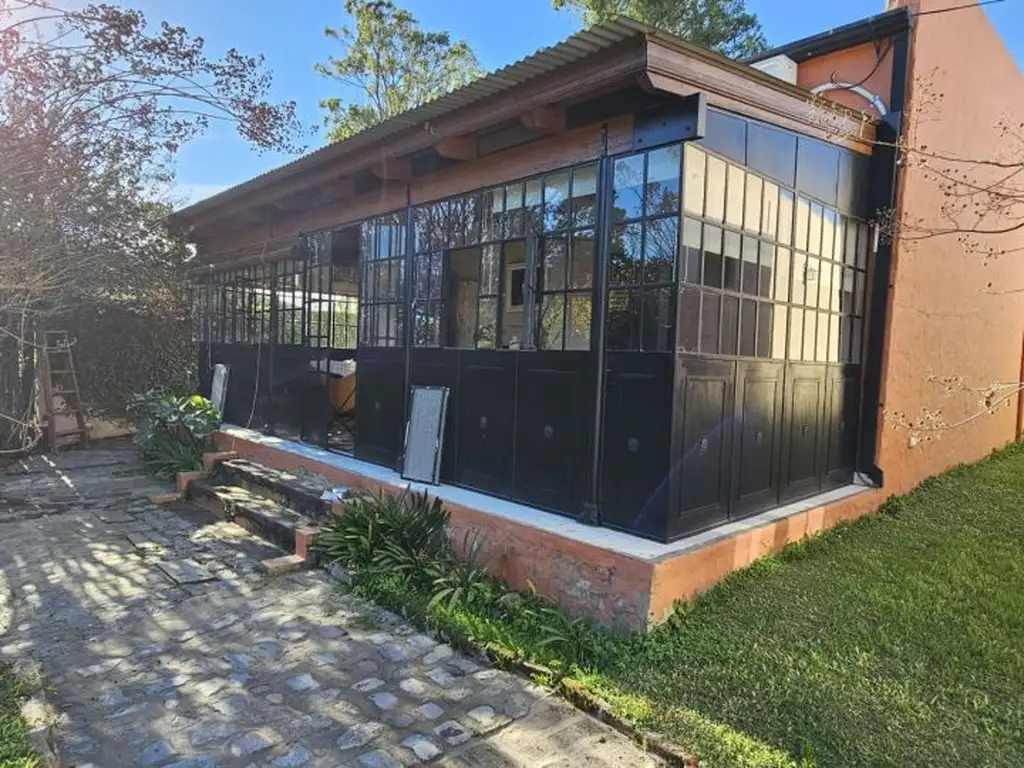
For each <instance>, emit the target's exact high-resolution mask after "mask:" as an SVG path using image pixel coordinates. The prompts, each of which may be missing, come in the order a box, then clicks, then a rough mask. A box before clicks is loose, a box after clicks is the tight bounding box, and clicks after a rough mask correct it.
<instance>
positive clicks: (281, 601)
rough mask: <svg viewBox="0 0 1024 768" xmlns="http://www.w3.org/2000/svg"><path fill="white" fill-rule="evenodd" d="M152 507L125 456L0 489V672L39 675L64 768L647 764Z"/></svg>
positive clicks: (196, 517)
mask: <svg viewBox="0 0 1024 768" xmlns="http://www.w3.org/2000/svg"><path fill="white" fill-rule="evenodd" d="M161 490H167V488H165V487H164V486H162V485H161V484H159V483H157V482H155V481H153V480H151V479H149V478H148V477H146V476H145V475H144V474H143V473H142V472H141V470H140V468H139V465H138V460H137V458H136V455H135V452H134V451H133V450H132V449H131V448H130V446H127V445H123V444H113V445H109V444H108V445H106V446H104V447H102V448H95V449H92V450H89V451H78V452H68V453H64V454H60V455H59V456H57V457H55V458H54V459H53V460H50V459H48V458H46V457H35V458H33V459H31V460H30V461H28V462H25V463H23V464H20V465H16V466H14V467H11V468H9V469H8V470H7V471H6V472H4V473H3V474H2V475H0V660H8V661H17V660H25V659H32V660H34V661H35V662H37V663H38V664H39V665H40V666H41V669H42V672H43V674H44V675H45V678H46V681H47V683H48V685H49V687H50V690H51V692H52V695H51V698H52V699H53V701H54V703H55V704H56V705H57V706H58V708H59V709H61V710H62V711H63V713H64V714H63V715H62V717H61V718H60V721H59V723H58V728H57V735H58V738H57V744H58V747H59V751H60V754H61V756H62V759H63V760H64V764H65V765H67V766H77V767H78V768H85V766H93V767H94V768H101V767H102V768H122V767H123V766H154V767H156V768H172V767H173V768H212V767H213V766H268V767H269V766H274V767H278V768H283V767H284V766H303V765H304V766H311V767H312V766H330V767H331V768H334V767H335V766H343V765H344V766H348V765H351V766H367V767H370V766H398V765H411V764H416V763H418V762H421V761H422V762H433V763H435V764H439V765H445V766H489V767H492V766H493V767H495V768H496V767H498V766H531V767H532V766H549V765H550V766H555V765H558V766H577V765H578V766H584V765H586V766H609V765H614V766H646V765H654V764H655V762H654V761H653V760H652V759H651V758H649V757H648V756H646V755H644V754H643V753H642V752H641V751H640V750H639V749H638V748H637V747H635V746H634V745H633V744H632V743H631V742H630V741H629V740H628V739H626V738H625V737H623V736H622V735H620V734H618V733H616V732H614V731H612V730H610V729H609V728H607V727H606V726H604V725H602V724H600V723H598V722H597V721H595V720H593V719H592V718H589V717H587V716H585V715H583V714H581V713H579V712H578V711H576V710H575V709H573V708H572V707H570V706H569V705H567V704H565V703H564V702H562V701H561V700H559V699H556V698H553V697H550V696H548V695H547V694H546V693H545V692H544V691H542V690H540V689H537V688H535V687H532V686H531V685H530V684H529V683H528V682H527V681H525V680H522V679H520V678H517V677H515V676H512V675H509V674H506V673H504V672H501V671H498V670H495V669H490V668H488V667H486V666H485V665H483V664H480V663H478V662H477V661H473V660H470V659H468V658H465V657H463V656H460V655H459V654H456V653H453V652H452V650H451V649H450V648H448V647H447V646H445V645H439V644H438V643H436V642H435V641H434V640H432V639H431V638H430V637H427V636H425V635H422V634H418V633H417V632H416V631H415V630H414V629H413V628H412V627H410V626H408V625H406V624H404V623H403V622H401V621H400V620H399V619H398V618H397V617H395V616H392V615H390V614H387V613H385V612H382V611H379V610H376V609H374V608H373V607H371V606H368V605H366V604H364V603H361V602H360V601H358V600H355V599H354V598H351V597H349V596H346V595H342V594H339V593H338V592H337V590H335V589H334V587H333V585H332V584H331V583H330V582H329V580H328V579H327V578H326V576H325V575H324V574H323V573H322V572H319V571H314V572H303V573H298V574H292V575H290V576H285V577H276V578H267V577H264V576H263V575H262V574H261V573H260V572H259V570H258V568H257V563H258V561H259V560H260V559H262V558H263V557H267V556H272V555H273V554H275V552H274V550H272V549H271V548H269V547H268V546H267V545H266V544H264V543H262V542H261V541H259V540H258V539H255V538H254V537H252V536H251V535H249V534H248V533H247V532H245V531H244V530H242V529H241V528H239V527H237V526H235V525H233V524H230V523H225V522H223V521H218V520H216V519H214V518H212V517H210V516H208V515H207V513H205V512H202V511H199V510H197V509H196V508H194V507H191V506H189V505H185V504H179V505H171V506H169V507H159V506H156V505H153V504H151V503H150V502H149V500H148V499H149V496H150V494H152V493H154V492H156V491H161Z"/></svg>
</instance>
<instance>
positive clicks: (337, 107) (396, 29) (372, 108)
mask: <svg viewBox="0 0 1024 768" xmlns="http://www.w3.org/2000/svg"><path fill="white" fill-rule="evenodd" d="M345 12H346V13H347V14H348V15H349V16H350V17H351V18H352V21H353V26H351V27H350V26H348V25H345V26H343V27H341V29H336V28H333V27H327V28H326V30H324V33H325V34H326V35H327V37H330V38H333V39H335V40H337V41H338V42H339V43H341V45H342V47H343V49H344V55H343V56H341V57H340V58H339V57H334V56H332V57H330V59H328V61H327V62H326V63H324V64H318V65H317V68H316V69H317V72H319V73H320V74H322V75H324V76H325V77H329V78H331V79H332V80H337V81H338V82H339V83H340V84H341V85H344V86H346V87H350V88H355V89H357V90H358V91H360V93H361V94H362V96H363V99H364V100H363V102H362V103H345V102H344V101H343V100H342V99H340V98H337V97H335V98H330V99H325V100H324V101H321V102H320V107H321V108H322V109H324V110H325V111H326V113H327V114H326V115H325V117H324V123H325V124H326V125H328V126H329V127H330V138H331V140H332V141H338V140H340V139H347V138H348V137H350V136H354V135H355V134H357V133H360V132H361V131H364V130H366V129H367V128H370V127H372V126H374V125H376V124H377V123H380V122H383V121H384V120H387V119H388V118H391V117H394V116H396V115H399V114H401V113H403V112H406V111H408V110H410V109H413V108H414V107H418V106H420V105H421V104H425V103H426V102H428V101H431V100H433V99H436V98H438V97H439V96H443V95H444V94H446V93H448V92H449V91H452V90H454V89H455V88H458V87H460V86H463V85H465V84H466V83H468V82H469V81H470V80H472V79H473V78H474V77H476V76H477V75H478V74H479V73H480V67H479V64H478V63H477V60H476V56H474V55H473V51H472V49H471V48H470V47H469V45H468V44H467V43H466V42H465V41H462V40H458V41H454V42H453V41H452V39H451V36H450V35H449V34H448V33H447V32H425V31H423V30H422V29H420V26H419V22H418V21H417V20H416V18H415V17H414V16H413V15H412V14H411V13H409V12H408V11H406V10H404V9H402V8H399V7H398V6H396V5H395V4H394V3H393V2H391V0H346V2H345Z"/></svg>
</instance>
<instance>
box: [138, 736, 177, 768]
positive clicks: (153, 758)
mask: <svg viewBox="0 0 1024 768" xmlns="http://www.w3.org/2000/svg"><path fill="white" fill-rule="evenodd" d="M173 754H174V747H172V746H171V745H170V744H168V743H167V742H166V741H155V742H153V743H152V744H150V745H149V746H148V747H146V748H145V749H144V750H142V751H141V752H140V753H139V755H138V757H136V758H135V762H137V763H138V764H139V765H156V764H157V763H159V762H161V761H163V760H166V759H167V758H168V757H170V756H171V755H173Z"/></svg>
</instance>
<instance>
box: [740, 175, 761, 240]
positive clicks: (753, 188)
mask: <svg viewBox="0 0 1024 768" xmlns="http://www.w3.org/2000/svg"><path fill="white" fill-rule="evenodd" d="M763 187H764V183H763V182H762V181H761V179H760V178H759V177H757V176H754V175H753V174H751V173H748V174H747V199H746V203H745V212H744V214H743V228H744V229H746V230H748V231H750V232H760V231H761V190H762V188H763Z"/></svg>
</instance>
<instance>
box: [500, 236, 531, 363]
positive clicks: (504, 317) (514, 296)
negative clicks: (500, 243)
mask: <svg viewBox="0 0 1024 768" xmlns="http://www.w3.org/2000/svg"><path fill="white" fill-rule="evenodd" d="M503 280H504V282H503V287H502V297H501V339H500V346H501V347H503V348H510V349H518V348H519V347H520V346H522V344H523V341H524V335H523V333H524V329H525V319H526V315H525V308H526V241H525V240H513V241H511V242H508V243H505V274H504V276H503Z"/></svg>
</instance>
